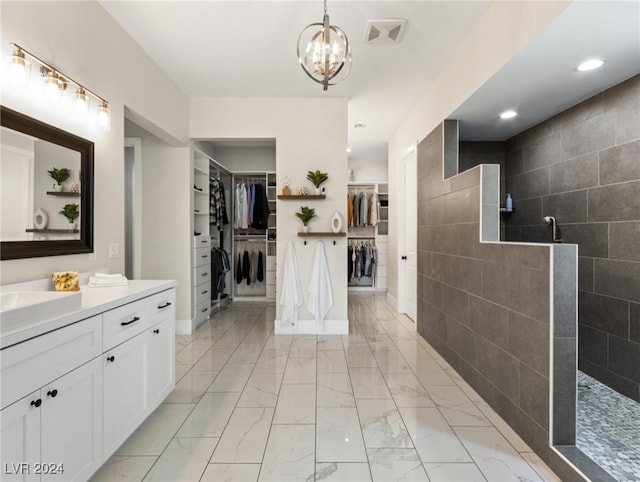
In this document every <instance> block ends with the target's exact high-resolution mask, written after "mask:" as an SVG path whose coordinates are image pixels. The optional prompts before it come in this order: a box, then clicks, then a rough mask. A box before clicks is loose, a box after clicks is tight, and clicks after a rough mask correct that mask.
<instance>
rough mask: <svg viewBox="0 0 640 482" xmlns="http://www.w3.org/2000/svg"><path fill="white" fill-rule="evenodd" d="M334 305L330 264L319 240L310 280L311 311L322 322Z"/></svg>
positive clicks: (318, 321) (317, 320) (317, 321)
mask: <svg viewBox="0 0 640 482" xmlns="http://www.w3.org/2000/svg"><path fill="white" fill-rule="evenodd" d="M332 306H333V294H332V293H331V275H330V274H329V264H328V263H327V255H326V253H325V251H324V243H323V242H322V241H318V242H317V243H316V254H315V259H314V261H313V272H312V273H311V280H310V281H309V311H310V312H311V314H312V315H313V316H314V318H315V320H316V323H320V322H321V321H323V320H324V317H325V316H327V313H328V312H329V310H330V309H331V307H332Z"/></svg>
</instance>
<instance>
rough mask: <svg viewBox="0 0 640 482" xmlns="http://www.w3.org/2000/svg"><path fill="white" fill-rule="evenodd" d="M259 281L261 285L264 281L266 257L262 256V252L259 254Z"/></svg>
mask: <svg viewBox="0 0 640 482" xmlns="http://www.w3.org/2000/svg"><path fill="white" fill-rule="evenodd" d="M257 279H258V282H259V283H262V282H263V281H264V256H263V255H262V251H259V252H258V275H257Z"/></svg>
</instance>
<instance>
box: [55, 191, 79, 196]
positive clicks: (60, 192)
mask: <svg viewBox="0 0 640 482" xmlns="http://www.w3.org/2000/svg"><path fill="white" fill-rule="evenodd" d="M47 194H48V195H50V196H68V197H80V193H79V192H70V191H47Z"/></svg>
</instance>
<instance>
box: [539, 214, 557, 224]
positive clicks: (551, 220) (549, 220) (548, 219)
mask: <svg viewBox="0 0 640 482" xmlns="http://www.w3.org/2000/svg"><path fill="white" fill-rule="evenodd" d="M542 220H543V221H544V222H545V223H547V224H551V225H552V226H553V225H554V224H555V223H556V218H554V217H553V216H545V217H544V218H542Z"/></svg>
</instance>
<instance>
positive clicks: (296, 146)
mask: <svg viewBox="0 0 640 482" xmlns="http://www.w3.org/2000/svg"><path fill="white" fill-rule="evenodd" d="M190 104H191V107H190V119H191V120H190V134H191V137H194V138H199V139H206V138H216V139H224V138H230V139H239V138H240V139H241V138H251V139H256V138H274V139H276V172H277V174H278V176H279V178H280V180H281V179H282V176H283V175H288V176H289V177H291V179H292V181H293V186H292V187H293V188H294V189H295V188H297V187H298V186H300V185H307V186H309V187H311V185H310V183H309V182H308V181H306V180H305V178H306V173H307V171H309V170H315V169H322V170H323V171H325V172H327V173H328V174H329V180H328V181H327V182H326V183H325V184H324V186H326V190H327V199H325V200H323V201H303V202H300V201H282V200H280V201H278V203H277V230H278V242H277V256H278V263H279V264H278V272H277V273H278V284H277V288H278V291H277V296H278V297H279V293H280V284H281V281H282V268H283V265H284V262H283V260H284V259H285V253H286V246H287V242H288V241H289V240H293V241H294V243H295V246H296V250H297V254H298V261H299V267H300V275H301V281H302V288H303V291H304V295H305V305H304V306H303V309H301V310H300V315H301V316H300V319H304V320H310V319H311V318H312V317H311V315H310V314H309V313H308V311H307V310H306V300H307V298H308V294H307V287H308V285H309V277H310V274H311V269H312V266H311V264H312V259H313V254H314V246H315V241H312V242H311V243H309V245H308V246H303V241H302V238H299V237H298V236H297V232H298V231H299V230H300V226H301V223H300V221H299V220H298V218H296V217H295V215H294V212H295V211H298V210H299V209H300V206H301V205H302V204H307V205H309V206H310V207H314V208H316V213H317V214H318V216H319V217H318V218H315V219H313V220H312V221H311V222H310V226H311V229H312V230H315V231H330V230H331V228H330V226H331V223H330V221H331V217H332V216H333V214H334V213H335V212H336V211H337V212H339V213H340V214H341V215H342V217H343V219H346V203H345V198H346V196H347V156H346V150H345V149H346V145H347V100H346V99H336V98H330V99H293V98H286V99H283V98H277V99H276V98H273V99H272V98H192V99H191V102H190ZM318 139H322V142H318ZM323 241H324V243H325V246H326V253H327V258H328V263H329V269H330V272H331V278H332V282H333V298H334V304H333V308H332V309H331V311H330V312H329V313H328V315H327V317H326V319H327V320H347V266H346V261H345V259H346V250H347V247H346V239H345V238H337V245H336V246H333V239H332V238H326V239H323ZM276 311H277V313H276V318H277V319H279V318H280V314H281V309H280V306H279V305H278V306H277V310H276Z"/></svg>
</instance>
